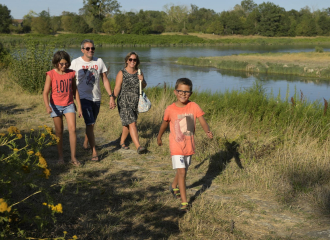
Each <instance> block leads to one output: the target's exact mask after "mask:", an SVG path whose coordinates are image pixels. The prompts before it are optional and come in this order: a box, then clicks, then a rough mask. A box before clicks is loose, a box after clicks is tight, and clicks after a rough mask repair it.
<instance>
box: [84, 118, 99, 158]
mask: <svg viewBox="0 0 330 240" xmlns="http://www.w3.org/2000/svg"><path fill="white" fill-rule="evenodd" d="M86 135H87V138H88V142H89V146H91V149H92V152H93V153H92V157H93V158H94V157H95V158H96V157H97V152H96V147H95V137H94V124H92V125H87V126H86ZM85 139H86V137H85Z"/></svg>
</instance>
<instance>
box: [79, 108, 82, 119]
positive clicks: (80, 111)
mask: <svg viewBox="0 0 330 240" xmlns="http://www.w3.org/2000/svg"><path fill="white" fill-rule="evenodd" d="M78 117H79V118H81V117H82V110H81V108H79V109H78Z"/></svg>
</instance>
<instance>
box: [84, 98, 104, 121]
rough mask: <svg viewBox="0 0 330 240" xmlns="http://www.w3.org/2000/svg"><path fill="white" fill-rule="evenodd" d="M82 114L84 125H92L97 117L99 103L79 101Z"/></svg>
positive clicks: (85, 100)
mask: <svg viewBox="0 0 330 240" xmlns="http://www.w3.org/2000/svg"><path fill="white" fill-rule="evenodd" d="M80 103H81V109H82V114H83V117H84V120H85V124H86V125H93V124H95V122H96V118H97V115H99V111H100V105H101V102H100V101H97V102H93V101H90V100H87V99H80Z"/></svg>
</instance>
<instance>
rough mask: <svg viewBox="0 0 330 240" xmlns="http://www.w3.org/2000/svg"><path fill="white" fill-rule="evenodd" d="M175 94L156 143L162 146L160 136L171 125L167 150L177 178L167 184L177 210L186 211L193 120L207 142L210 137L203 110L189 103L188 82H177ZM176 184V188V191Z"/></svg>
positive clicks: (192, 148)
mask: <svg viewBox="0 0 330 240" xmlns="http://www.w3.org/2000/svg"><path fill="white" fill-rule="evenodd" d="M174 94H175V95H176V98H177V101H176V102H174V103H173V104H171V105H170V106H168V107H167V108H166V110H165V113H164V119H163V122H162V125H161V126H160V129H159V133H158V137H157V143H158V145H159V146H161V145H162V135H163V133H164V132H165V130H166V129H167V127H168V125H170V135H169V141H170V151H171V156H172V165H173V169H176V175H175V178H174V180H173V182H172V184H171V185H170V191H171V192H172V194H173V195H174V196H176V197H177V198H179V197H180V196H181V206H180V209H181V210H183V211H186V210H187V209H188V202H187V197H186V175H187V170H188V167H189V165H190V163H191V157H192V155H193V154H194V153H195V141H194V133H195V125H196V119H198V121H199V122H200V124H201V126H202V128H203V129H204V132H205V133H206V135H207V136H208V137H209V138H210V139H212V138H213V134H212V132H211V131H210V128H209V126H208V124H207V123H206V121H205V119H204V117H203V115H204V112H203V110H202V109H201V108H200V107H199V106H198V105H197V104H196V103H194V102H191V101H189V97H190V96H191V94H192V82H191V80H190V79H188V78H180V79H178V80H177V81H176V84H175V90H174ZM178 185H179V189H178V188H177V186H178ZM179 191H180V192H179Z"/></svg>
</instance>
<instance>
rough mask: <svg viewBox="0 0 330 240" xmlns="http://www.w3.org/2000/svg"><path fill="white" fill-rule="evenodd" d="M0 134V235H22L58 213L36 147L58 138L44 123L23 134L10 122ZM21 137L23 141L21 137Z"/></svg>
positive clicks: (49, 143) (43, 161) (5, 236)
mask: <svg viewBox="0 0 330 240" xmlns="http://www.w3.org/2000/svg"><path fill="white" fill-rule="evenodd" d="M7 131H8V133H7V134H5V133H1V134H0V152H1V153H2V155H1V156H0V174H1V179H0V183H1V184H0V238H1V239H6V238H7V239H8V238H16V237H25V236H24V235H25V231H26V230H31V228H34V229H38V230H42V229H43V228H44V227H45V226H46V225H47V224H48V223H50V222H52V221H55V220H56V218H55V213H62V211H63V210H62V205H61V204H54V203H53V202H52V198H51V196H50V195H49V193H47V192H46V189H47V190H48V189H49V188H50V186H49V184H47V181H45V179H48V178H49V176H50V169H49V167H48V164H47V161H46V160H45V158H44V157H43V156H42V155H41V153H40V151H41V150H42V149H43V148H45V147H47V146H50V145H54V144H56V143H57V142H58V138H57V137H56V136H55V135H54V134H53V133H52V129H51V128H49V127H47V126H39V130H34V129H31V132H30V134H29V135H25V139H23V135H22V134H21V132H20V130H19V129H17V128H16V127H14V126H12V127H9V128H8V130H7ZM24 140H25V141H24Z"/></svg>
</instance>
